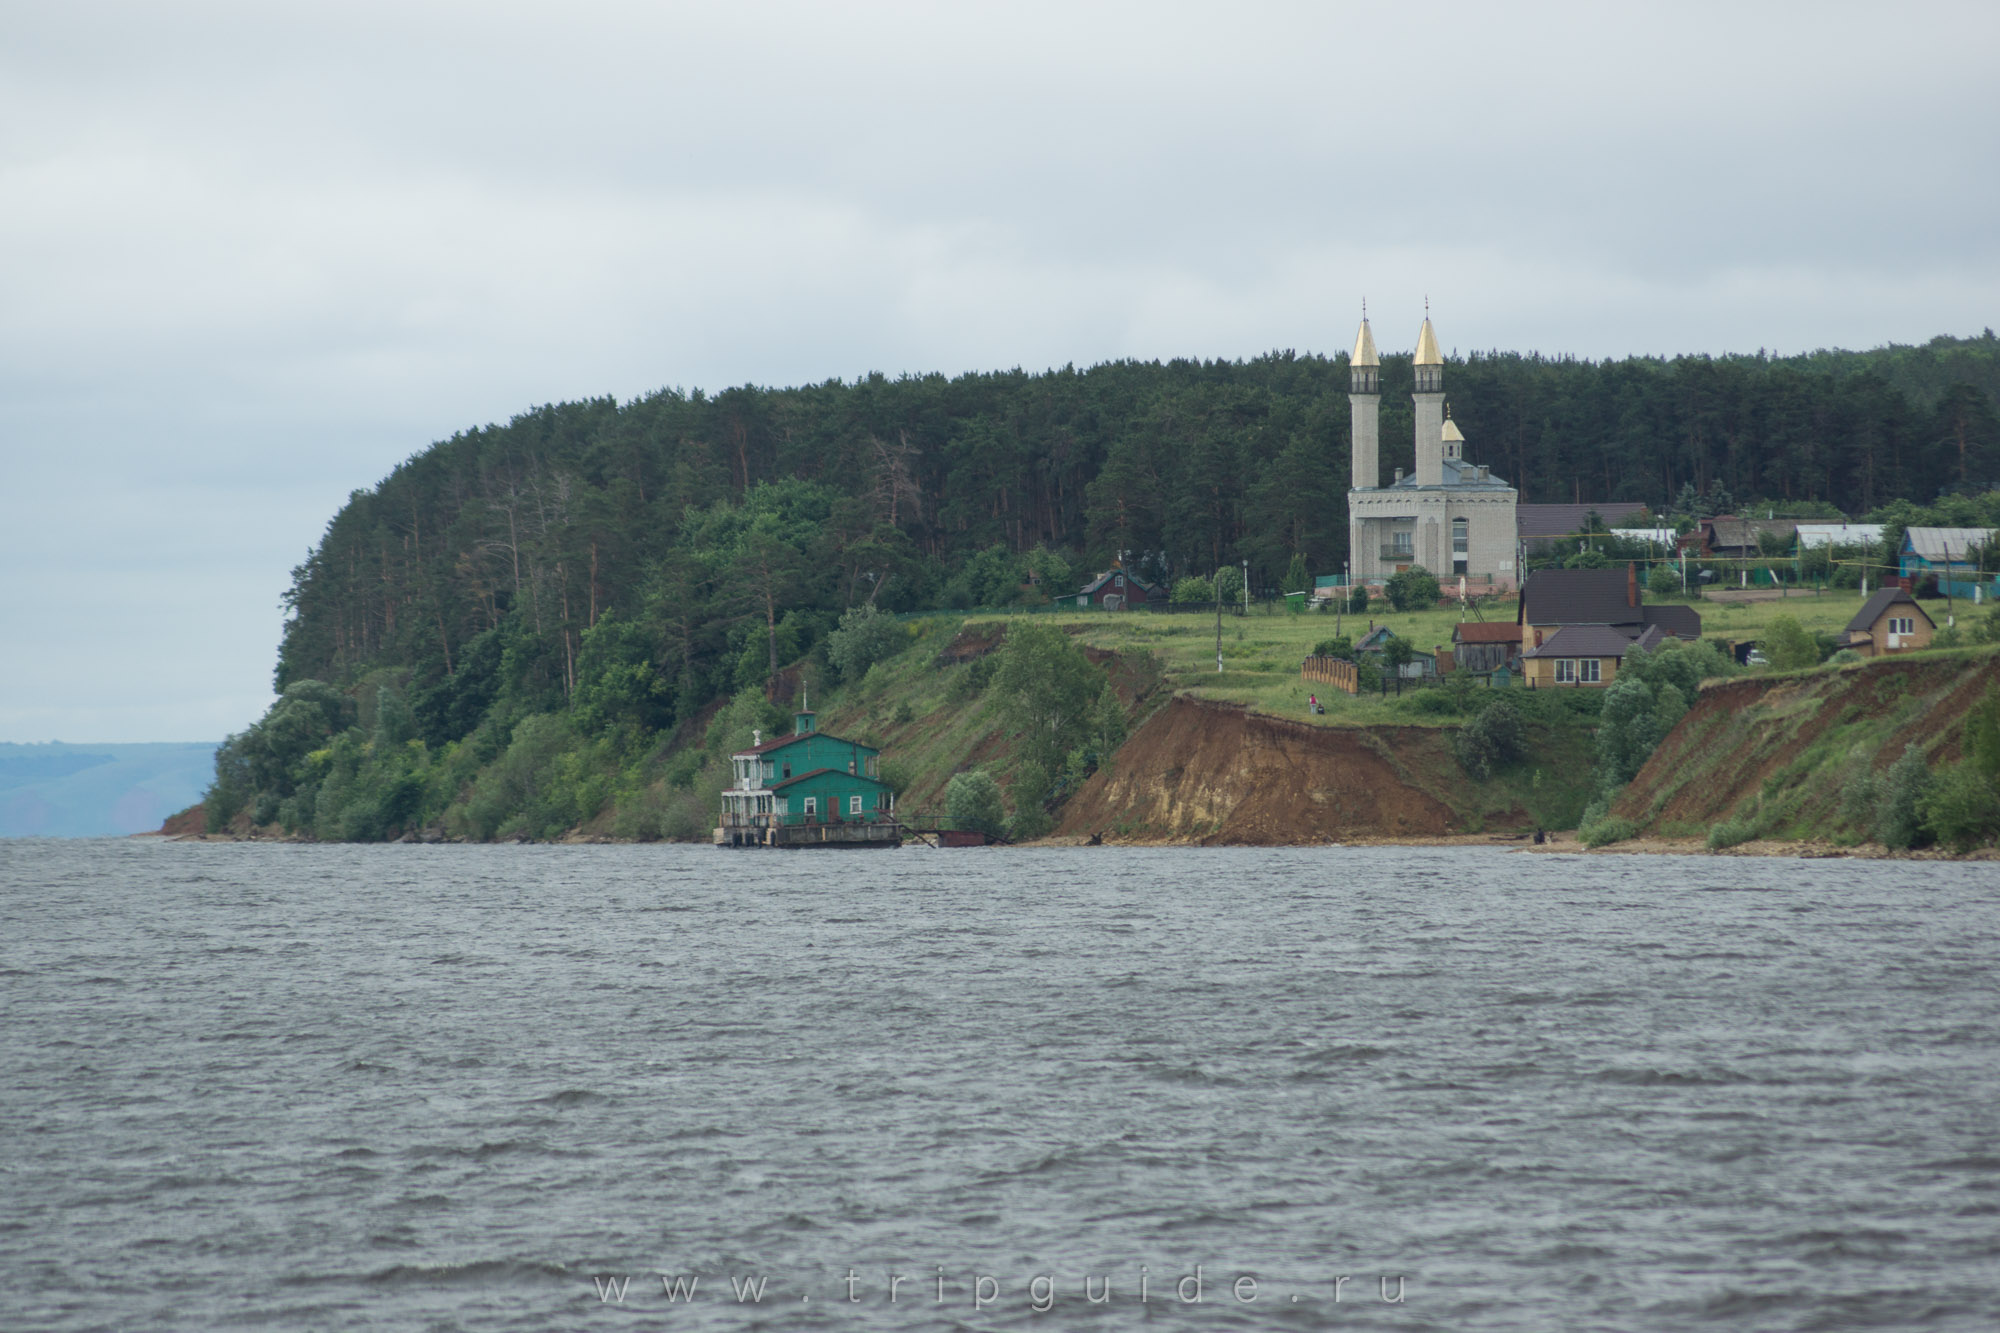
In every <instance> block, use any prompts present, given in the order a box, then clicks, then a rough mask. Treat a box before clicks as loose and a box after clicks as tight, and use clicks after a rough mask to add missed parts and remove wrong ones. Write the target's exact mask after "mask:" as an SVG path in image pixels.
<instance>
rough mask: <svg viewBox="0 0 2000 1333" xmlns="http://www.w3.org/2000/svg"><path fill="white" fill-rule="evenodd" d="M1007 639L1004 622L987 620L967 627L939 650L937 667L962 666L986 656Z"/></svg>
mask: <svg viewBox="0 0 2000 1333" xmlns="http://www.w3.org/2000/svg"><path fill="white" fill-rule="evenodd" d="M1006 637H1007V626H1006V623H1005V622H1004V621H998V620H989V621H986V622H984V623H983V624H978V625H967V626H966V627H965V628H964V629H962V630H960V631H959V632H958V633H957V634H956V635H954V636H953V638H952V641H951V642H950V643H948V644H946V645H945V646H944V647H943V648H942V649H940V650H939V652H938V655H937V661H938V665H939V666H962V665H963V664H965V663H967V662H970V661H973V660H975V659H977V658H981V657H984V656H986V654H988V653H990V652H992V651H993V650H994V649H995V648H998V647H999V646H1000V641H1001V640H1002V639H1004V638H1006Z"/></svg>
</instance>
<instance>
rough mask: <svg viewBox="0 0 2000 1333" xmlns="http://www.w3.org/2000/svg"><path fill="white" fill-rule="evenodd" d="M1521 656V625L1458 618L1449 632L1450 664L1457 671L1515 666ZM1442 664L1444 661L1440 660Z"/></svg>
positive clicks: (1494, 669)
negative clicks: (1458, 620)
mask: <svg viewBox="0 0 2000 1333" xmlns="http://www.w3.org/2000/svg"><path fill="white" fill-rule="evenodd" d="M1520 656H1521V627H1520V626H1519V625H1516V624H1509V623H1507V622H1505V621H1498V622H1495V621H1480V620H1466V621H1461V622H1460V623H1459V624H1458V625H1457V626H1456V627H1455V628H1454V629H1453V630H1452V632H1451V661H1452V666H1453V668H1454V669H1456V670H1460V671H1478V672H1487V671H1497V670H1499V669H1500V668H1501V667H1507V668H1509V669H1512V668H1514V667H1515V666H1516V665H1517V663H1518V661H1519V659H1520ZM1439 666H1443V662H1442V661H1440V662H1439Z"/></svg>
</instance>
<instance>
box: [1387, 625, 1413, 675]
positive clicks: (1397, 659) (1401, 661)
mask: <svg viewBox="0 0 2000 1333" xmlns="http://www.w3.org/2000/svg"><path fill="white" fill-rule="evenodd" d="M1416 658H1417V650H1416V647H1415V646H1414V645H1412V644H1411V642H1410V641H1409V640H1408V639H1405V638H1401V637H1399V636H1398V635H1394V634H1391V635H1390V636H1389V637H1388V638H1387V639H1384V640H1383V641H1382V661H1383V664H1384V665H1386V666H1387V667H1388V668H1389V670H1390V671H1391V672H1392V673H1393V674H1395V675H1399V676H1400V675H1401V674H1402V673H1403V668H1404V667H1406V666H1408V665H1409V664H1410V663H1411V662H1414V661H1415V660H1416Z"/></svg>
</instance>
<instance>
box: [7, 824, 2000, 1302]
mask: <svg viewBox="0 0 2000 1333" xmlns="http://www.w3.org/2000/svg"><path fill="white" fill-rule="evenodd" d="M1997 900H2000V872H1997V871H1996V870H1995V868H1994V867H1992V866H1972V865H1940V864H1884V863H1874V864H1869V863H1849V862H1834V861H1757V860H1735V859H1698V858H1686V859H1683V858H1646V857H1596V858H1578V857H1556V856H1534V855H1526V854H1518V853H1506V852H1500V851H1493V850H1483V849H1453V850H1405V849H1382V850H1369V851H1343V850H1306V849H1298V850H1290V849H1288V850H1278V851H1272V850H1246V849H1231V850H1171V851H1169V850H1159V851H1129V850H1111V849H1075V850H1062V851H1003V850H995V851H972V852H936V851H930V850H927V849H915V848H912V849H907V850H904V851H900V852H860V853H840V852H827V853H813V852H800V853H790V854H786V853H754V852H753V853H722V852H717V851H713V850H710V849H707V848H675V847H615V848H537V847H529V848H520V847H506V848H487V847H375V848H343V847H287V846H230V845H198V844H163V843H136V844H135V843H48V842H43V843H24V842H15V843H0V984H4V991H0V994H4V997H5V1025H4V1037H0V1088H4V1102H0V1169H4V1176H3V1177H0V1179H4V1181H5V1186H6V1188H5V1193H4V1198H5V1208H4V1210H3V1211H0V1278H4V1291H0V1324H4V1325H5V1326H7V1327H9V1328H37V1329H42V1328H46V1329H65V1330H67V1329H92V1328H188V1329H196V1328H203V1329H205V1328H220V1327H241V1326H249V1327H276V1328H335V1327H353V1326H359V1325H363V1324H366V1325H368V1326H371V1327H381V1328H427V1329H453V1328H479V1329H487V1328H521V1329H540V1328H552V1327H567V1328H588V1327H603V1328H607V1329H624V1328H639V1327H646V1328H655V1327H667V1326H671V1327H676V1328H699V1329H768V1328H828V1329H835V1328H841V1329H844V1328H861V1329H876V1328H935V1327H1001V1328H1018V1327H1024V1326H1030V1325H1035V1326H1043V1327H1061V1328H1069V1327H1080V1326H1089V1327H1102V1328H1118V1327H1125V1326H1130V1325H1133V1324H1136V1323H1138V1322H1139V1321H1140V1320H1141V1319H1142V1318H1152V1319H1156V1320H1157V1319H1164V1320H1167V1321H1169V1322H1172V1323H1174V1324H1176V1325H1184V1326H1187V1327H1190V1328H1202V1327H1213V1328H1240V1327H1261V1326H1266V1325H1269V1326H1279V1327H1302V1328H1319V1327H1329V1328H1331V1327H1351V1326H1360V1327H1375V1328H1398V1329H1454V1330H1455V1329H1523V1330H1527V1329H1534V1330H1541V1329H1558V1328H1560V1329H1586V1328H1606V1329H1682V1328H1700V1327H1716V1328H1730V1329H1737V1328H1746V1329H1747V1328H1758V1329H1762V1328H1770V1329H1813V1328H1836V1327H1837V1328H1847V1327H1887V1328H1926V1327H1929V1328H1963V1329H1980V1330H1986V1329H1992V1328H1996V1327H2000V1141H1996V1128H2000V1058H1996V1057H2000V986H1997V985H1996V977H1995V966H1994V964H1995V958H1996V942H1997V941H1996V935H2000V929H1996V927H2000V910H1996V901H1997ZM1196 1265H1199V1266H1200V1268H1201V1274H1202V1283H1201V1293H1200V1294H1201V1297H1202V1299H1201V1301H1200V1303H1198V1304H1195V1303H1189V1304H1182V1303H1181V1302H1180V1300H1179V1299H1178V1294H1185V1293H1188V1292H1191V1291H1192V1290H1193V1287H1192V1284H1191V1282H1190V1283H1188V1284H1182V1283H1181V1279H1182V1278H1183V1277H1184V1276H1187V1275H1192V1274H1193V1273H1194V1271H1195V1267H1196ZM850 1269H851V1270H852V1272H853V1275H854V1282H853V1284H852V1287H851V1291H852V1295H853V1296H854V1297H855V1298H856V1299H854V1300H852V1301H850V1300H849V1299H848V1296H849V1293H850V1286H849V1283H848V1280H847V1279H848V1275H849V1271H850ZM940 1269H942V1276H943V1278H944V1288H943V1290H944V1301H943V1303H942V1304H939V1303H938V1302H937V1301H936V1291H937V1280H938V1277H939V1270H940ZM663 1274H664V1275H666V1277H667V1278H668V1279H670V1280H671V1279H674V1278H680V1279H682V1280H683V1281H685V1280H686V1279H691V1278H695V1277H697V1276H698V1278H699V1283H698V1285H696V1286H695V1287H694V1289H693V1298H692V1300H691V1301H689V1302H683V1301H680V1300H677V1299H674V1298H673V1297H672V1296H670V1293H669V1291H668V1290H667V1285H668V1284H667V1283H666V1282H663V1281H662V1275H663ZM895 1275H901V1276H902V1279H903V1280H902V1281H901V1282H899V1283H897V1284H896V1300H895V1302H894V1303H893V1304H892V1303H891V1302H890V1299H889V1291H890V1284H891V1278H892V1277H893V1276H895ZM982 1275H984V1276H985V1277H986V1278H987V1279H988V1280H987V1281H985V1282H982V1281H981V1280H980V1279H981V1277H982ZM1044 1276H1046V1277H1047V1278H1052V1279H1053V1281H1052V1282H1048V1281H1045V1282H1043V1283H1041V1284H1036V1283H1035V1282H1034V1279H1036V1278H1038V1277H1044ZM1142 1276H1143V1278H1144V1280H1145V1281H1146V1283H1147V1289H1146V1291H1147V1296H1148V1300H1147V1301H1146V1302H1145V1303H1144V1304H1141V1303H1140V1300H1139V1284H1140V1281H1141V1279H1142ZM760 1277H761V1278H762V1279H763V1302H762V1304H761V1305H758V1304H756V1303H755V1301H754V1299H752V1298H753V1297H754V1292H755V1280H756V1279H757V1278H760ZM1242 1277H1249V1278H1252V1279H1254V1282H1255V1284H1256V1285H1255V1288H1254V1291H1253V1289H1252V1288H1251V1287H1249V1286H1247V1285H1245V1286H1242V1287H1238V1286H1237V1285H1236V1283H1237V1281H1238V1279H1239V1278H1242ZM1341 1277H1346V1278H1348V1279H1349V1281H1348V1282H1346V1283H1345V1284H1343V1285H1341V1286H1340V1288H1339V1290H1340V1296H1341V1299H1340V1301H1339V1303H1338V1304H1336V1303H1335V1300H1334V1293H1335V1287H1336V1280H1337V1279H1339V1278H1341ZM627 1278H629V1279H630V1285H629V1287H612V1286H607V1285H606V1282H607V1280H612V1281H618V1280H623V1279H627ZM1087 1279H1088V1280H1089V1281H1090V1282H1091V1284H1092V1286H1091V1292H1090V1294H1091V1295H1094V1296H1101V1295H1103V1293H1104V1284H1105V1283H1106V1282H1107V1281H1108V1283H1109V1298H1108V1299H1106V1300H1103V1301H1101V1302H1099V1303H1093V1302H1092V1301H1091V1300H1089V1299H1088V1298H1087V1297H1086V1293H1085V1285H1084V1284H1085V1282H1086V1280H1087ZM1385 1279H1386V1285H1385ZM1398 1279H1401V1282H1402V1287H1401V1289H1402V1292H1403V1294H1404V1301H1403V1303H1402V1304H1399V1305H1390V1304H1385V1303H1384V1302H1383V1299H1382V1296H1383V1293H1384V1292H1385V1291H1386V1293H1387V1294H1388V1295H1389V1296H1392V1297H1393V1296H1395V1295H1396V1294H1397V1291H1398V1285H1397V1280H1398ZM736 1285H741V1286H742V1287H743V1288H744V1290H745V1292H746V1294H745V1297H744V1299H743V1300H742V1301H741V1302H739V1301H738V1299H737V1295H736V1289H735V1286H736ZM1177 1286H1179V1288H1180V1292H1179V1293H1177V1291H1176V1288H1177ZM618 1290H623V1292H624V1299H623V1302H622V1304H621V1303H620V1302H619V1300H618V1296H617V1292H618ZM683 1290H685V1287H683ZM1243 1295H1254V1299H1253V1300H1245V1299H1241V1298H1240V1297H1241V1296H1243ZM601 1296H603V1297H604V1298H603V1299H601V1298H600V1297H601ZM1043 1298H1046V1299H1043ZM1042 1304H1052V1306H1053V1309H1052V1311H1051V1312H1050V1313H1048V1314H1041V1313H1038V1312H1037V1310H1036V1308H1035V1307H1036V1306H1037V1305H1042Z"/></svg>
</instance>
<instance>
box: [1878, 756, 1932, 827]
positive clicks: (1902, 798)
mask: <svg viewBox="0 0 2000 1333" xmlns="http://www.w3.org/2000/svg"><path fill="white" fill-rule="evenodd" d="M1933 781H1934V779H1933V778H1932V777H1931V770H1930V765H1928V764H1926V763H1925V762H1924V755H1923V751H1921V750H1919V749H1918V748H1917V747H1916V746H1914V745H1910V746H1906V747H1905V748H1904V750H1903V757H1902V758H1901V759H1898V760H1897V761H1896V762H1895V763H1893V764H1891V765H1889V771H1888V772H1886V773H1884V774H1883V775H1882V786H1881V799H1880V801H1879V803H1878V804H1877V805H1876V808H1875V840H1876V841H1877V842H1879V843H1881V844H1882V845H1883V846H1884V847H1888V848H1890V849H1892V850H1894V851H1902V850H1904V849H1906V848H1910V847H1919V846H1922V845H1923V844H1924V843H1925V842H1927V841H1929V834H1928V833H1927V832H1926V830H1925V829H1924V821H1923V816H1922V814H1921V812H1920V809H1919V807H1921V805H1922V804H1923V799H1924V796H1925V794H1926V793H1927V792H1929V790H1930V786H1931V783H1932V782H1933Z"/></svg>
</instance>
